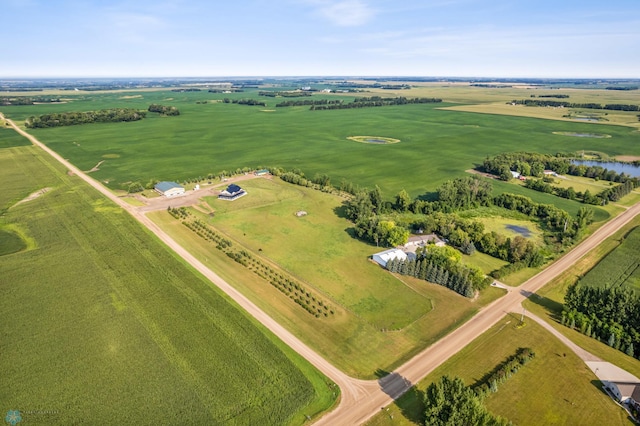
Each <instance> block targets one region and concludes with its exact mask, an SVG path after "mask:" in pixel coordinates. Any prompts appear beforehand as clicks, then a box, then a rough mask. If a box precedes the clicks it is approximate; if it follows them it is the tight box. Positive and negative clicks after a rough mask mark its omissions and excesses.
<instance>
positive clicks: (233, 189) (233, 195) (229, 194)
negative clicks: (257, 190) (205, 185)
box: [218, 183, 247, 201]
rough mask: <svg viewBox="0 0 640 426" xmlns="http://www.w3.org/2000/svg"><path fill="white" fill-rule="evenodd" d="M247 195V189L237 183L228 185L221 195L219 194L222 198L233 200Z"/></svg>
mask: <svg viewBox="0 0 640 426" xmlns="http://www.w3.org/2000/svg"><path fill="white" fill-rule="evenodd" d="M245 195H247V191H245V190H244V189H242V188H240V187H239V186H238V185H236V184H235V183H232V184H231V185H229V186H227V189H225V190H224V191H222V192H221V193H220V195H218V198H219V199H221V200H227V201H233V200H237V199H238V198H240V197H244V196H245Z"/></svg>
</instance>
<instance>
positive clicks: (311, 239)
mask: <svg viewBox="0 0 640 426" xmlns="http://www.w3.org/2000/svg"><path fill="white" fill-rule="evenodd" d="M241 185H242V188H243V189H246V190H247V192H248V195H247V196H245V197H242V198H240V199H237V200H235V201H233V202H228V201H222V200H218V199H209V198H207V201H208V202H209V204H210V206H211V207H212V208H213V209H214V210H215V215H214V217H210V216H208V215H205V214H201V213H200V215H201V220H206V221H207V223H209V224H210V225H211V226H213V227H214V228H215V229H216V231H218V232H221V233H222V234H223V235H225V236H226V237H227V238H229V239H231V240H232V241H233V243H234V245H236V244H237V245H240V246H241V247H242V248H243V249H244V250H247V251H249V252H250V253H251V255H252V256H254V257H257V258H261V259H263V261H265V262H268V263H269V264H270V265H272V267H273V268H276V269H277V270H280V268H281V269H282V271H285V272H286V273H288V274H290V275H291V276H293V277H295V278H296V279H297V280H298V281H300V282H301V283H303V284H304V285H305V286H307V287H311V288H313V290H314V291H315V292H316V293H317V294H321V295H322V296H323V297H326V298H328V299H329V300H330V303H331V304H332V308H333V309H334V310H335V315H331V316H329V317H328V318H323V317H321V318H320V319H318V318H316V317H314V316H312V315H309V314H308V313H307V312H306V311H305V310H303V309H302V308H300V307H299V306H298V305H297V304H296V303H294V302H293V301H292V300H290V299H289V298H288V297H286V296H284V295H283V294H282V293H280V292H279V291H278V290H276V289H275V288H274V287H273V286H272V285H271V284H269V283H268V282H267V281H266V280H264V279H262V278H260V277H258V276H256V275H255V274H253V273H252V272H250V271H248V269H246V268H243V267H239V266H238V264H237V263H236V262H233V261H230V260H229V257H227V256H226V255H224V254H223V253H221V252H220V251H219V250H216V249H215V245H212V244H211V243H207V242H205V241H204V240H203V239H202V238H200V237H198V236H196V235H195V234H194V233H193V232H192V231H190V230H189V229H187V227H185V226H183V225H182V224H181V223H180V221H178V220H176V219H174V218H173V217H172V216H170V215H169V214H168V213H167V212H165V211H159V212H154V213H151V214H149V217H150V218H151V219H153V220H154V221H155V222H157V223H158V224H160V225H161V226H162V228H163V229H164V230H165V231H166V232H168V233H169V234H170V235H171V236H172V237H173V238H174V239H175V240H176V241H178V242H179V243H180V244H181V245H182V246H184V247H186V248H188V249H189V250H190V251H191V252H192V253H194V255H196V256H197V257H198V258H199V259H201V260H202V261H203V262H204V263H205V264H207V265H209V266H210V267H212V268H213V269H214V270H215V271H216V272H217V273H219V274H220V275H221V276H222V277H223V278H224V279H225V280H227V281H228V282H229V283H231V284H232V285H234V286H235V287H237V288H238V289H239V290H241V291H242V292H243V294H246V295H247V296H248V297H250V298H251V299H252V300H253V301H254V303H256V304H257V305H258V306H260V308H261V309H263V310H265V311H266V312H267V313H268V314H269V315H270V316H272V317H273V318H275V319H277V321H278V322H280V323H281V324H283V325H284V326H286V327H287V328H289V329H290V330H291V331H292V332H294V333H295V334H296V335H297V336H300V338H301V339H302V340H303V341H305V343H307V344H309V346H311V347H313V348H314V349H315V350H316V351H318V352H319V353H321V354H322V355H323V356H324V357H325V358H327V359H330V360H331V361H332V363H334V364H335V365H336V366H337V367H339V368H340V369H341V370H342V371H344V372H346V373H347V374H349V375H352V376H357V377H360V378H367V379H371V378H376V377H377V376H376V374H377V372H379V371H380V370H384V371H390V370H392V369H393V368H395V367H397V366H398V365H400V364H401V363H402V362H403V361H406V360H407V359H409V358H410V357H411V356H412V355H415V354H416V353H418V352H419V351H420V350H421V349H422V348H424V347H425V346H427V345H429V344H430V343H433V342H434V341H436V340H437V339H439V338H440V337H442V336H444V335H445V334H446V333H448V332H449V331H451V330H452V329H454V328H455V327H457V326H458V325H460V324H462V323H463V322H464V321H466V320H467V319H468V318H470V317H471V316H472V315H473V314H474V313H475V312H477V310H478V309H480V308H481V307H482V306H485V305H486V304H488V303H490V302H491V301H493V300H495V299H496V298H498V297H500V296H501V295H503V294H504V292H503V291H501V290H499V289H495V288H488V289H486V290H484V291H483V292H482V295H481V296H480V297H479V298H478V299H477V300H470V299H468V298H465V297H463V296H460V295H458V294H457V293H455V292H453V291H451V290H448V289H446V288H444V287H441V286H438V285H435V284H430V283H427V282H425V281H422V280H418V279H414V278H410V277H407V276H394V275H392V274H390V273H388V272H387V271H385V270H383V269H382V268H380V267H379V266H378V265H377V264H374V263H372V262H371V261H369V260H368V259H367V258H368V257H369V256H370V255H371V254H373V253H376V252H378V251H381V250H383V248H377V247H375V246H372V245H369V244H366V243H363V242H361V241H358V240H356V239H354V238H352V237H351V236H350V235H349V233H348V232H345V231H348V228H350V227H351V226H352V224H351V223H350V222H349V221H348V220H347V219H344V218H342V217H340V214H339V211H340V210H341V208H342V201H343V199H342V198H340V197H337V196H335V195H330V194H326V193H322V192H319V191H316V190H312V189H309V188H303V187H299V186H294V185H291V184H288V183H285V182H282V181H279V180H277V179H274V180H266V179H253V180H247V181H243V182H242V183H241ZM299 210H304V211H306V212H307V215H306V216H304V217H296V215H295V213H296V212H297V211H299ZM191 211H192V213H193V214H195V215H198V214H199V213H198V212H197V211H196V210H195V209H191Z"/></svg>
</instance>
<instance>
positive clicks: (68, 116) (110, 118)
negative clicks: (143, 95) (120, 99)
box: [25, 108, 146, 129]
mask: <svg viewBox="0 0 640 426" xmlns="http://www.w3.org/2000/svg"><path fill="white" fill-rule="evenodd" d="M145 116H146V111H140V110H137V109H133V108H111V109H101V110H98V111H86V112H58V113H51V114H43V115H41V116H39V117H34V116H31V117H29V118H28V119H27V120H26V122H25V126H27V127H28V128H34V129H35V128H48V127H59V126H72V125H77V124H88V123H115V122H121V121H138V120H142V119H143V118H144V117H145Z"/></svg>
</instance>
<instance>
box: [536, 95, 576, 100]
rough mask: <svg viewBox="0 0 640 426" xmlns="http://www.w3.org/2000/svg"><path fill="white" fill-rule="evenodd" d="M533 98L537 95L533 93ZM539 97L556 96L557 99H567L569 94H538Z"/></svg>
mask: <svg viewBox="0 0 640 426" xmlns="http://www.w3.org/2000/svg"><path fill="white" fill-rule="evenodd" d="M531 97H532V98H535V97H536V95H531ZM538 97H539V98H556V99H567V98H569V95H538Z"/></svg>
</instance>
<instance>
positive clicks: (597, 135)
mask: <svg viewBox="0 0 640 426" xmlns="http://www.w3.org/2000/svg"><path fill="white" fill-rule="evenodd" d="M553 134H554V135H562V136H573V137H574V138H596V139H604V138H610V137H611V135H606V134H604V133H577V132H553Z"/></svg>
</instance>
